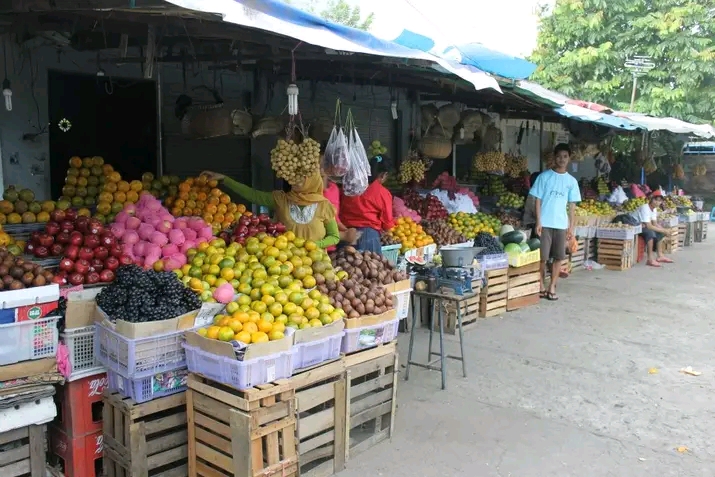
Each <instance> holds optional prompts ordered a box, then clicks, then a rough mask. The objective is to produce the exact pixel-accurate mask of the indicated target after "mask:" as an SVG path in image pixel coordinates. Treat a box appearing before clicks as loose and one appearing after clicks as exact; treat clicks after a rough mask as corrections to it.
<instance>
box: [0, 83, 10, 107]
mask: <svg viewBox="0 0 715 477" xmlns="http://www.w3.org/2000/svg"><path fill="white" fill-rule="evenodd" d="M2 95H3V96H5V109H7V110H8V111H12V90H11V89H10V80H9V79H7V78H5V80H4V81H3V82H2Z"/></svg>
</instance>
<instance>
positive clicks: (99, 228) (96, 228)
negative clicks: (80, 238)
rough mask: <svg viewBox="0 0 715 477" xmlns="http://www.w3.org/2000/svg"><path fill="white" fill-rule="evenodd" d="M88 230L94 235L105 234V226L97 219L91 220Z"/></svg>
mask: <svg viewBox="0 0 715 477" xmlns="http://www.w3.org/2000/svg"><path fill="white" fill-rule="evenodd" d="M88 230H89V233H91V234H92V235H101V233H102V232H104V225H102V222H100V221H99V220H97V219H90V221H89V227H88Z"/></svg>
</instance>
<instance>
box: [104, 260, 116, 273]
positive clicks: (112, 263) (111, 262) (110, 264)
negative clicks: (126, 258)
mask: <svg viewBox="0 0 715 477" xmlns="http://www.w3.org/2000/svg"><path fill="white" fill-rule="evenodd" d="M104 267H105V268H107V269H108V270H116V269H117V268H119V260H118V259H117V257H108V258H107V259H106V260H105V261H104Z"/></svg>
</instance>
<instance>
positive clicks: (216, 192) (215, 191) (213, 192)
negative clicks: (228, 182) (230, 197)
mask: <svg viewBox="0 0 715 477" xmlns="http://www.w3.org/2000/svg"><path fill="white" fill-rule="evenodd" d="M211 195H212V196H213V197H221V196H222V195H225V194H224V193H223V192H221V189H217V188H215V187H214V188H213V189H211Z"/></svg>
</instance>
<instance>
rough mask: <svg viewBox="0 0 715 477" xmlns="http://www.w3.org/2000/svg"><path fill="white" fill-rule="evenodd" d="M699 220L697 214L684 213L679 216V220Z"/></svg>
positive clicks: (688, 221) (686, 221)
mask: <svg viewBox="0 0 715 477" xmlns="http://www.w3.org/2000/svg"><path fill="white" fill-rule="evenodd" d="M697 221H698V216H697V214H682V215H679V216H678V222H685V223H690V222H697Z"/></svg>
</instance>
